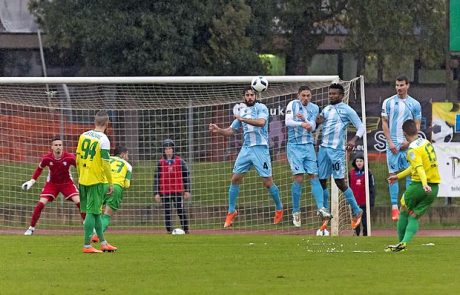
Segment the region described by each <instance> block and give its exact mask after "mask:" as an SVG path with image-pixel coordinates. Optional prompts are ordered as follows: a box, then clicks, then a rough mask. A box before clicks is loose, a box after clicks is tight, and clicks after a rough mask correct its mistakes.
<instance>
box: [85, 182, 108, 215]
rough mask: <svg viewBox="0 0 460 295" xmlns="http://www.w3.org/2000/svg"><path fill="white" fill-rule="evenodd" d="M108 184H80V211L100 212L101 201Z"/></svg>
mask: <svg viewBox="0 0 460 295" xmlns="http://www.w3.org/2000/svg"><path fill="white" fill-rule="evenodd" d="M108 188H109V185H108V184H107V183H98V184H93V185H82V184H80V186H79V190H80V209H81V212H86V213H91V214H102V203H103V201H104V198H105V195H106V194H107V190H108Z"/></svg>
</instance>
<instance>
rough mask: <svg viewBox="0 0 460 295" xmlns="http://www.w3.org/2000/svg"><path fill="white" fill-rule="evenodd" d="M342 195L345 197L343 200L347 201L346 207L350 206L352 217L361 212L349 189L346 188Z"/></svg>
mask: <svg viewBox="0 0 460 295" xmlns="http://www.w3.org/2000/svg"><path fill="white" fill-rule="evenodd" d="M343 195H344V196H345V200H347V203H348V205H350V206H351V211H352V212H353V215H356V214H358V213H359V211H361V208H359V206H358V204H357V203H356V199H355V196H354V195H353V191H352V190H351V188H347V189H346V190H345V191H344V192H343Z"/></svg>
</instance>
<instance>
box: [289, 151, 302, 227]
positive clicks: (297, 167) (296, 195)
mask: <svg viewBox="0 0 460 295" xmlns="http://www.w3.org/2000/svg"><path fill="white" fill-rule="evenodd" d="M304 147H305V145H302V144H292V143H288V145H287V147H286V152H287V158H288V161H289V166H290V168H291V172H292V175H293V176H292V184H291V201H292V222H293V224H294V226H297V227H300V226H301V225H302V223H301V218H300V198H301V196H302V188H303V178H304V177H303V175H304V174H305V169H304V164H303V162H304V161H303V159H304V158H305V157H306V152H307V151H306V149H305V148H304Z"/></svg>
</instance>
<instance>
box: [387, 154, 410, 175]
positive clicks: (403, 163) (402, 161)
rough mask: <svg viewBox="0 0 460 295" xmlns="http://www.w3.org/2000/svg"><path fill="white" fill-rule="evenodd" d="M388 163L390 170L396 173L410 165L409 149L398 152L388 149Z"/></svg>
mask: <svg viewBox="0 0 460 295" xmlns="http://www.w3.org/2000/svg"><path fill="white" fill-rule="evenodd" d="M387 165H388V172H390V173H395V172H398V171H401V170H404V169H406V168H407V167H409V163H408V162H407V150H404V151H398V153H396V154H393V153H392V152H391V151H390V150H389V149H387Z"/></svg>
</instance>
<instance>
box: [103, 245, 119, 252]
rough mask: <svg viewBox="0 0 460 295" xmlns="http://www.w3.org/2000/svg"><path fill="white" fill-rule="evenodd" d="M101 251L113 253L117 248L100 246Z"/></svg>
mask: <svg viewBox="0 0 460 295" xmlns="http://www.w3.org/2000/svg"><path fill="white" fill-rule="evenodd" d="M101 250H102V251H103V252H115V251H117V250H118V248H117V247H114V246H112V245H110V244H109V243H107V244H104V245H101Z"/></svg>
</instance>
